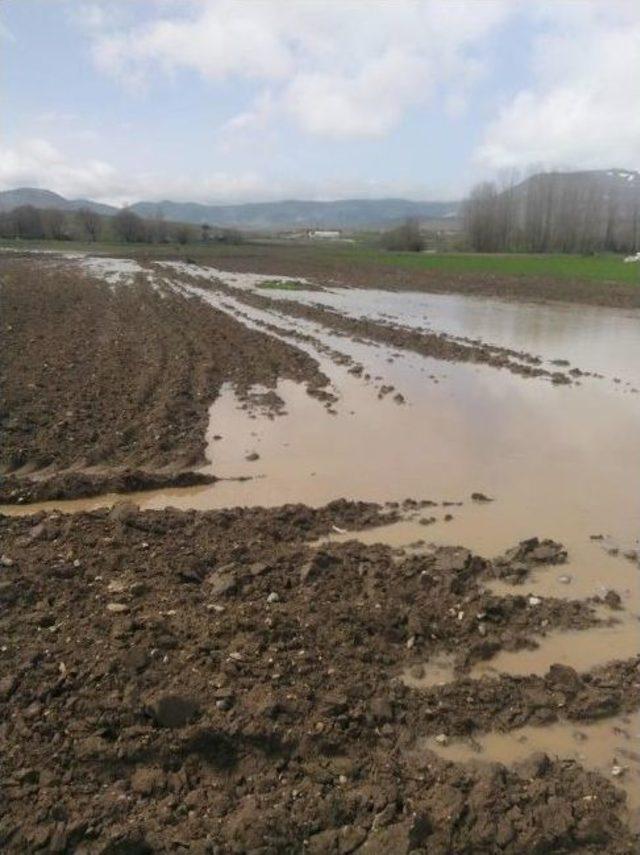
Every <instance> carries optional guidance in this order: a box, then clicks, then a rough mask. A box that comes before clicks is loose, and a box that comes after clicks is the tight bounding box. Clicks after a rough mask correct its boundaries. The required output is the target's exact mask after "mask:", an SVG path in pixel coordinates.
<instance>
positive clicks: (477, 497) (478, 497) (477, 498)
mask: <svg viewBox="0 0 640 855" xmlns="http://www.w3.org/2000/svg"><path fill="white" fill-rule="evenodd" d="M471 498H472V499H473V501H474V502H493V499H492V498H491V497H490V496H485V494H484V493H472V494H471Z"/></svg>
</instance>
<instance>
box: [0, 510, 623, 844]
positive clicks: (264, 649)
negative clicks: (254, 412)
mask: <svg viewBox="0 0 640 855" xmlns="http://www.w3.org/2000/svg"><path fill="white" fill-rule="evenodd" d="M397 513H398V512H397V511H395V510H389V509H384V508H380V507H377V506H375V505H367V504H354V503H348V502H335V503H333V504H331V505H329V506H326V507H324V508H321V509H318V510H312V509H310V508H308V507H305V506H303V505H297V506H285V507H282V508H275V509H270V510H265V509H246V510H240V509H235V510H221V511H211V512H201V513H197V512H178V511H146V512H141V511H139V510H138V509H137V508H136V506H135V505H133V504H132V503H128V502H123V503H121V504H119V505H117V506H115V507H114V508H113V509H111V510H108V509H105V510H103V511H96V512H93V513H91V514H74V515H60V514H53V515H52V514H49V515H47V514H39V515H35V516H31V517H22V518H8V517H3V518H2V519H1V528H0V533H1V537H2V581H1V584H0V596H1V598H2V605H3V609H2V617H1V618H0V631H1V633H2V652H1V654H0V655H1V657H2V663H3V669H2V670H3V677H2V680H1V682H0V703H1V704H2V708H1V709H2V725H1V727H2V738H3V744H4V746H5V757H4V763H5V773H4V776H3V788H4V793H5V799H6V801H5V804H6V806H7V809H6V811H5V812H4V815H3V818H2V820H1V824H0V835H1V837H0V839H1V840H2V845H3V848H4V849H5V851H12V852H19V851H30V850H34V849H38V848H42V849H45V850H48V851H74V850H76V849H78V848H80V847H82V851H88V852H94V851H95V852H115V851H133V849H132V847H134V846H137V847H138V849H137V850H136V851H173V850H174V849H176V847H178V848H180V847H181V846H182V847H187V848H189V847H193V846H195V847H196V851H218V852H252V851H256V852H257V851H260V852H281V851H292V852H294V851H300V852H302V851H313V852H345V851H362V852H379V853H382V852H409V851H416V850H417V851H425V852H476V851H485V850H486V851H497V850H500V851H505V852H513V853H518V852H522V851H523V849H528V848H531V849H532V850H533V851H539V852H543V851H572V850H573V851H603V852H604V851H606V852H614V853H622V852H629V853H630V852H632V851H633V847H634V842H633V837H632V833H631V831H630V830H629V825H628V821H629V820H628V814H627V808H626V806H625V792H624V788H623V787H622V786H620V782H619V781H617V780H615V779H613V778H611V777H610V776H609V777H608V776H606V775H603V774H602V773H600V772H598V771H591V770H588V769H585V768H583V767H582V766H581V765H580V764H579V763H577V762H568V761H567V760H562V759H555V758H554V757H553V756H549V755H546V754H541V753H538V754H535V753H534V755H533V756H532V757H528V758H526V760H523V762H522V763H521V764H520V765H515V766H513V767H511V768H507V767H506V766H504V765H495V764H494V765H488V766H480V767H477V768H474V767H472V766H467V765H464V764H462V765H461V764H458V763H452V762H449V761H448V760H446V759H445V758H443V757H441V756H438V754H437V753H435V752H434V751H432V750H431V749H429V748H428V747H425V740H428V739H430V738H431V739H435V738H441V737H442V735H443V734H444V735H445V736H446V739H449V738H455V737H471V736H473V735H480V734H482V733H486V732H494V731H495V732H508V731H511V730H515V729H517V728H521V727H524V726H526V725H532V726H533V725H542V724H550V723H554V722H558V721H565V720H568V721H572V722H590V721H593V720H601V719H603V718H607V717H610V716H619V715H621V714H624V713H626V712H629V711H632V710H634V709H637V707H638V705H639V704H640V694H639V693H640V684H639V674H638V664H639V663H638V660H637V659H629V660H626V661H618V662H615V663H612V664H611V665H607V666H603V667H600V668H598V669H594V670H592V671H589V672H587V673H581V674H578V673H577V672H576V671H575V670H573V669H571V668H567V667H563V666H559V665H558V666H554V667H552V668H551V669H549V671H548V672H547V673H546V674H544V675H542V676H528V677H525V676H522V677H509V676H501V677H498V678H496V679H488V678H483V679H480V680H475V679H471V678H469V677H464V676H462V677H461V678H460V679H458V680H456V681H454V682H453V683H448V684H446V685H444V686H436V687H431V688H429V689H424V690H415V689H411V688H410V687H408V686H406V685H404V684H403V682H402V680H401V679H399V675H400V673H401V671H402V669H403V668H405V667H408V666H410V664H411V662H415V661H416V660H417V659H418V658H420V659H425V658H429V657H430V656H432V655H434V654H436V653H438V652H442V651H447V652H449V653H451V654H453V655H454V656H455V657H456V661H457V663H458V666H459V668H460V669H461V672H464V671H465V669H467V668H468V665H469V663H470V662H471V661H473V660H475V659H476V658H477V657H478V656H482V657H490V656H492V655H494V654H495V652H496V651H497V650H499V649H502V648H503V647H505V646H506V647H508V648H511V647H513V646H516V647H517V646H518V645H520V644H524V645H527V644H531V643H535V638H536V636H537V635H538V634H539V633H540V632H541V631H543V632H544V631H546V628H549V627H556V628H558V627H575V628H577V627H582V628H583V631H585V632H587V631H588V627H589V626H591V625H592V624H593V623H594V621H597V620H598V618H597V617H596V616H595V614H594V611H593V606H592V605H591V604H589V603H584V602H571V601H563V600H555V601H554V600H552V599H549V600H547V599H542V598H540V600H539V602H537V603H536V604H535V606H532V605H531V604H530V603H529V602H528V600H527V598H526V597H523V596H519V595H516V596H512V597H496V596H494V595H492V594H490V593H487V592H486V591H484V590H483V587H482V584H481V582H482V578H484V577H485V576H486V575H487V574H489V575H490V574H491V572H492V567H493V565H492V563H491V562H488V561H486V560H485V559H484V558H481V557H480V556H476V555H473V554H471V553H470V552H468V551H466V550H461V549H459V548H436V549H434V550H432V551H429V552H427V553H425V554H423V555H415V554H409V553H406V552H404V551H400V550H394V549H392V548H391V547H388V546H385V545H382V544H379V545H374V544H372V545H368V546H367V545H365V544H362V543H360V542H358V541H357V540H351V541H348V542H346V543H335V544H332V543H327V544H324V545H320V546H319V545H313V544H314V543H315V542H317V541H318V539H319V538H321V537H323V536H326V535H328V534H329V533H331V532H332V531H335V530H336V529H339V530H345V529H351V530H354V529H363V528H367V527H371V526H373V527H375V526H378V525H381V524H386V523H389V521H392V520H393V519H395V518H396V516H397ZM480 626H485V627H486V628H487V632H486V633H485V634H482V633H481V632H480V631H479V627H480ZM543 627H544V629H543ZM79 639H81V641H80V642H79ZM127 847H129V848H128V849H127ZM198 847H199V849H198Z"/></svg>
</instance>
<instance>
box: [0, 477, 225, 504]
mask: <svg viewBox="0 0 640 855" xmlns="http://www.w3.org/2000/svg"><path fill="white" fill-rule="evenodd" d="M217 480H218V479H217V478H216V477H215V475H208V474H206V473H205V472H189V471H187V472H167V473H165V472H144V471H142V470H139V469H133V470H131V469H124V470H122V471H110V472H108V473H106V474H102V475H96V474H90V473H87V472H65V473H63V474H60V475H51V476H50V477H45V478H29V477H25V476H23V477H19V476H17V475H5V476H4V477H2V478H1V479H0V503H1V504H7V505H8V504H16V503H23V502H24V503H29V502H50V501H54V500H58V499H71V498H73V499H83V498H87V497H89V496H100V495H104V494H106V493H139V492H143V491H145V490H163V489H167V488H169V487H197V486H200V485H203V484H215V482H216V481H217Z"/></svg>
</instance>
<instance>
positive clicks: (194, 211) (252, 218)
mask: <svg viewBox="0 0 640 855" xmlns="http://www.w3.org/2000/svg"><path fill="white" fill-rule="evenodd" d="M21 205H33V206H34V207H35V208H57V209H58V210H62V211H77V210H78V208H90V209H91V210H93V211H96V212H97V213H98V214H104V215H105V216H112V215H113V214H115V213H116V212H117V210H118V209H117V208H114V207H112V206H111V205H102V204H100V203H99V202H92V201H91V200H88V199H72V200H70V199H65V198H64V197H63V196H59V195H58V194H57V193H52V192H51V191H50V190H37V189H35V188H32V187H21V188H19V189H18V190H5V191H4V192H0V211H10V210H12V209H13V208H18V207H20V206H21ZM458 208H459V203H458V202H412V201H409V200H407V199H345V200H342V201H337V202H306V201H295V200H291V201H285V202H256V203H248V204H243V205H201V204H198V203H197V202H172V201H170V200H167V201H164V202H136V203H135V204H134V205H132V206H131V209H132V210H133V211H135V212H136V213H137V214H139V215H140V216H141V217H148V218H150V219H153V218H155V217H158V216H162V217H163V218H164V219H165V220H167V221H170V222H178V223H195V224H196V225H202V224H203V223H208V224H209V225H211V226H219V227H222V228H230V227H235V228H239V229H250V230H257V231H259V230H264V231H274V230H279V229H305V228H337V229H362V228H367V227H383V226H392V225H395V224H397V223H399V222H400V221H402V220H403V219H405V218H406V217H416V218H418V219H420V220H434V219H443V218H445V217H452V218H453V217H455V215H456V213H457V211H458Z"/></svg>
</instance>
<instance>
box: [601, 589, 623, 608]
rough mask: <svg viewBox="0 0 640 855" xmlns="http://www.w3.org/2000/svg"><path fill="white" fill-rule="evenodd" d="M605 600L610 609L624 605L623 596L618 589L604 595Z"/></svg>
mask: <svg viewBox="0 0 640 855" xmlns="http://www.w3.org/2000/svg"><path fill="white" fill-rule="evenodd" d="M604 601H605V603H606V604H607V605H608V606H609V608H610V609H619V608H621V606H622V598H621V597H620V594H619V593H618V592H617V591H612V590H609V591H607V593H606V594H605V595H604Z"/></svg>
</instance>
